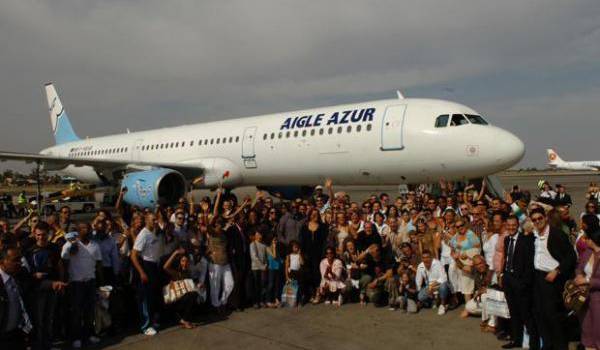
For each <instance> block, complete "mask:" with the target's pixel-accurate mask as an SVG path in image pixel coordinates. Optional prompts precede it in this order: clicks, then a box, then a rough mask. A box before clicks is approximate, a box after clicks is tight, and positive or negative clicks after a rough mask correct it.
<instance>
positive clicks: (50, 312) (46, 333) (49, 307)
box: [32, 287, 58, 349]
mask: <svg viewBox="0 0 600 350" xmlns="http://www.w3.org/2000/svg"><path fill="white" fill-rule="evenodd" d="M34 295H35V300H34V301H33V305H32V308H33V310H32V311H33V312H32V316H33V317H32V319H33V326H34V331H33V334H32V335H33V348H34V349H50V348H51V347H52V340H53V339H52V336H53V331H54V312H55V310H54V309H55V307H56V301H57V300H58V295H57V294H56V292H55V291H53V290H52V289H41V288H39V287H38V288H37V289H36V291H35V293H34Z"/></svg>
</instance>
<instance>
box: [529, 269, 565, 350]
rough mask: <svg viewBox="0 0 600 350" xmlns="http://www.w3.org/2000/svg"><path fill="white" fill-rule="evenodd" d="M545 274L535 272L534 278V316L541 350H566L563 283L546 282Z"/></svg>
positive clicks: (558, 280)
mask: <svg viewBox="0 0 600 350" xmlns="http://www.w3.org/2000/svg"><path fill="white" fill-rule="evenodd" d="M546 274H547V272H543V271H538V270H536V271H535V278H534V287H533V288H534V295H535V298H534V316H535V320H536V323H537V326H538V331H539V333H540V335H541V336H542V342H543V349H544V350H548V349H556V350H567V349H568V347H569V343H568V337H567V329H566V324H567V317H566V310H565V307H564V304H563V300H562V292H563V288H564V283H563V281H562V279H556V280H555V281H554V282H552V283H550V282H548V281H546V279H545V278H546Z"/></svg>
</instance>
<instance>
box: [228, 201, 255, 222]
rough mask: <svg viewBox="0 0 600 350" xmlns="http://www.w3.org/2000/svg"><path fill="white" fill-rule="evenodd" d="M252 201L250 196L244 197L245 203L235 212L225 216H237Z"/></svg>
mask: <svg viewBox="0 0 600 350" xmlns="http://www.w3.org/2000/svg"><path fill="white" fill-rule="evenodd" d="M250 202H251V200H250V199H249V198H246V199H244V203H242V205H240V206H239V207H238V208H237V210H236V211H235V212H233V213H232V214H229V215H227V216H226V217H225V218H226V219H229V218H232V217H236V216H237V215H238V214H239V213H240V212H241V211H242V210H244V207H246V206H247V205H248V204H250Z"/></svg>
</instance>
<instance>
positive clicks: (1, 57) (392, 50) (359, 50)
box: [0, 0, 600, 170]
mask: <svg viewBox="0 0 600 350" xmlns="http://www.w3.org/2000/svg"><path fill="white" fill-rule="evenodd" d="M0 77H1V78H2V79H1V80H0V81H1V83H0V120H1V124H0V150H4V151H9V150H10V151H25V152H38V151H39V150H40V149H42V148H44V147H47V146H49V145H51V144H52V143H53V139H52V136H51V131H50V122H49V116H48V113H47V107H46V101H45V97H44V95H43V84H44V83H46V82H54V83H55V84H56V86H57V89H58V92H59V94H60V96H61V100H62V102H63V105H64V106H65V108H66V110H67V113H68V114H69V117H70V119H71V123H72V124H73V127H74V129H75V130H76V132H77V133H78V134H79V136H81V137H86V136H89V137H93V136H100V135H107V134H112V133H119V132H124V131H125V130H126V129H127V128H129V129H130V130H146V129H152V128H157V127H164V126H175V125H179V124H189V123H200V122H204V121H213V120H222V119H228V118H234V117H244V116H252V115H259V114H266V113H274V112H284V111H291V110H297V109H302V108H310V107H319V106H326V105H332V104H340V103H351V102H361V101H367V100H373V99H384V98H393V97H395V96H396V93H395V91H396V90H397V89H399V90H401V91H402V93H403V94H404V95H405V96H407V97H426V98H442V99H448V100H452V101H456V102H460V103H463V104H466V105H468V106H470V107H472V108H474V109H475V110H477V111H478V112H480V113H481V114H482V115H484V116H485V117H486V118H487V119H488V120H489V121H490V122H491V123H493V124H495V125H498V126H500V127H502V128H505V129H508V130H510V131H512V132H513V133H515V134H516V135H517V136H519V137H520V138H521V139H522V140H523V141H524V142H525V145H526V155H525V158H524V159H523V161H521V163H519V164H518V165H517V166H516V167H530V166H535V167H543V166H544V164H545V162H546V155H545V149H546V148H548V147H552V148H555V149H556V150H557V151H558V153H559V154H560V155H561V157H562V158H563V159H565V160H590V159H600V154H598V152H597V149H598V146H599V145H600V140H599V139H598V127H599V126H600V113H599V112H598V111H599V110H600V3H599V2H598V0H570V1H558V0H529V1H522V0H518V1H517V0H503V1H497V0H495V1H487V0H453V1H430V0H420V1H398V0H395V1H354V0H343V1H337V0H335V1H285V0H277V1H260V0H255V1H234V0H231V1H192V0H171V1H159V0H143V1H142V0H119V1H115V0H105V1H72V0H52V1H42V0H4V1H2V2H0ZM7 167H12V168H18V169H20V168H22V166H21V165H18V164H15V163H12V162H8V163H2V164H0V170H1V169H6V168H7Z"/></svg>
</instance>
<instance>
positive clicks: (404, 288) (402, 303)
mask: <svg viewBox="0 0 600 350" xmlns="http://www.w3.org/2000/svg"><path fill="white" fill-rule="evenodd" d="M398 290H399V292H400V300H399V307H400V308H401V309H402V310H405V312H407V313H409V314H414V313H416V312H417V286H416V285H415V279H414V278H413V277H412V275H411V273H410V272H409V271H404V272H403V273H402V275H400V287H399V288H398Z"/></svg>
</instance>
